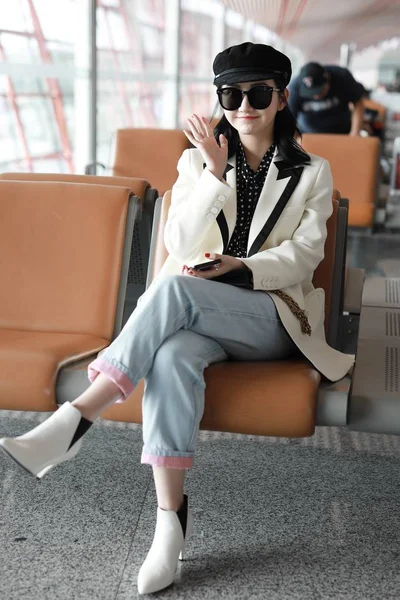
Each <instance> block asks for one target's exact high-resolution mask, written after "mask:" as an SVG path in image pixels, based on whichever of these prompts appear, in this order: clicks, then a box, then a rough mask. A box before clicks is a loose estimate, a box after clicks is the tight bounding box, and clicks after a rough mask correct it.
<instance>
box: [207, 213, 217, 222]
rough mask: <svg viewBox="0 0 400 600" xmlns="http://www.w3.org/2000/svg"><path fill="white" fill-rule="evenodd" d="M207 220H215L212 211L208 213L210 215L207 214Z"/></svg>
mask: <svg viewBox="0 0 400 600" xmlns="http://www.w3.org/2000/svg"><path fill="white" fill-rule="evenodd" d="M207 221H215V217H214V215H212V214H211V213H208V215H207Z"/></svg>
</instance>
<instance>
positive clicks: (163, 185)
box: [113, 129, 190, 196]
mask: <svg viewBox="0 0 400 600" xmlns="http://www.w3.org/2000/svg"><path fill="white" fill-rule="evenodd" d="M189 147H190V144H189V140H188V139H187V137H186V136H185V134H184V133H183V131H181V130H177V129H118V131H117V134H116V146H115V160H114V166H113V175H114V176H117V177H121V176H122V177H141V178H143V179H146V180H147V181H150V183H151V185H152V187H154V188H156V189H157V190H158V192H159V194H160V196H162V195H163V194H164V192H165V191H166V190H169V189H171V188H172V186H173V184H174V183H175V181H176V179H177V176H178V172H177V170H176V165H177V164H178V160H179V158H180V157H181V155H182V153H183V151H184V150H186V148H189Z"/></svg>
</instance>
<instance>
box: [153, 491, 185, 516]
mask: <svg viewBox="0 0 400 600" xmlns="http://www.w3.org/2000/svg"><path fill="white" fill-rule="evenodd" d="M183 504H184V498H183V494H182V498H181V499H179V498H178V499H176V498H173V499H163V500H162V501H161V502H158V508H160V509H161V510H173V511H174V512H178V510H180V509H181V508H182V506H183Z"/></svg>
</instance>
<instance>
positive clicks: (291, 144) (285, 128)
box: [214, 79, 311, 165]
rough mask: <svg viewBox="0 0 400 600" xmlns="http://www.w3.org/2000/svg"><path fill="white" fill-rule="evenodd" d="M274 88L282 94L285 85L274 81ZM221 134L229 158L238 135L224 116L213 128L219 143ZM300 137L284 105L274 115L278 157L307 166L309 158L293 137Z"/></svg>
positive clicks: (293, 120) (236, 145) (233, 151)
mask: <svg viewBox="0 0 400 600" xmlns="http://www.w3.org/2000/svg"><path fill="white" fill-rule="evenodd" d="M275 83H276V86H277V87H278V88H279V89H280V90H281V92H280V93H282V94H283V91H284V89H285V84H284V83H283V81H280V80H279V79H275ZM221 133H222V134H223V135H224V136H225V137H226V139H227V140H228V158H231V157H232V156H233V155H234V154H236V151H237V149H238V146H239V133H238V131H237V130H236V129H235V128H234V127H232V125H231V124H230V123H229V121H228V120H227V119H226V117H225V115H224V116H223V117H222V118H221V120H220V121H219V122H218V123H217V125H216V127H215V128H214V137H215V139H216V140H217V142H218V143H219V136H220V134H221ZM296 135H298V136H300V132H299V130H298V129H297V125H296V119H295V118H294V116H293V114H292V113H291V112H290V108H289V107H288V105H287V104H286V106H285V108H283V109H282V110H280V111H278V112H277V113H276V115H275V123H274V142H275V144H276V146H277V149H278V155H279V156H280V158H282V159H283V160H285V161H288V162H289V163H291V164H292V165H307V164H310V162H311V158H310V156H309V155H308V154H307V152H305V150H303V148H302V147H301V146H300V144H298V143H297V142H296V140H295V136H296Z"/></svg>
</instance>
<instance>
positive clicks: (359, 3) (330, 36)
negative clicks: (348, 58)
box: [222, 0, 400, 62]
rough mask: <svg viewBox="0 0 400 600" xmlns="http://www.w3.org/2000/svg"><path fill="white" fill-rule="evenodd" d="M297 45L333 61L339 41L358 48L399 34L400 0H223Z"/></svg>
mask: <svg viewBox="0 0 400 600" xmlns="http://www.w3.org/2000/svg"><path fill="white" fill-rule="evenodd" d="M222 2H223V4H224V5H225V6H226V7H228V8H230V9H232V10H234V11H236V12H238V13H241V14H242V15H243V16H244V17H246V18H247V19H250V20H252V21H255V22H257V23H260V24H262V25H264V26H265V27H268V29H271V30H272V31H274V32H275V33H276V34H277V35H279V36H280V37H282V38H283V39H284V40H286V41H287V42H290V43H291V44H293V45H294V46H297V47H298V48H300V49H301V50H302V51H303V52H304V54H305V56H306V57H307V58H308V59H309V60H317V61H320V62H328V61H335V60H337V59H338V57H339V49H340V46H341V44H343V43H345V44H348V43H355V44H356V48H357V51H359V50H362V49H363V48H366V47H368V46H371V45H373V44H376V43H378V42H381V41H382V40H386V39H390V38H392V37H394V36H398V35H399V33H400V29H399V25H400V0H334V2H332V1H331V0H222Z"/></svg>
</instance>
